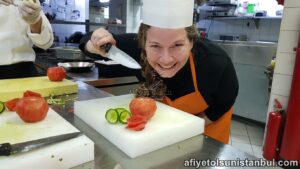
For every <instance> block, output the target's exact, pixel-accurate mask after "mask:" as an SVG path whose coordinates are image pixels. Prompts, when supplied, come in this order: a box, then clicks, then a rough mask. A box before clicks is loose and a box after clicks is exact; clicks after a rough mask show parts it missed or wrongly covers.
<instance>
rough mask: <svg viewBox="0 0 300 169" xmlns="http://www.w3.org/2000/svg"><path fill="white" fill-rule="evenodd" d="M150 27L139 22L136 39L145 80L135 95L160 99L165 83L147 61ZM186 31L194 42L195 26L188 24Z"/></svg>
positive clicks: (163, 92)
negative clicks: (146, 47) (147, 42)
mask: <svg viewBox="0 0 300 169" xmlns="http://www.w3.org/2000/svg"><path fill="white" fill-rule="evenodd" d="M150 28H151V27H150V26H149V25H146V24H143V23H141V25H140V28H139V32H138V41H139V45H140V47H141V49H142V51H141V56H140V57H141V66H142V73H143V76H144V77H145V82H144V83H142V84H140V86H139V87H138V89H137V90H136V93H135V94H136V97H151V98H153V99H156V100H159V101H161V100H162V99H163V97H164V96H165V92H166V85H165V84H164V82H163V79H162V78H161V77H160V75H159V74H158V73H157V72H156V71H155V70H154V69H153V68H152V67H151V65H150V64H149V63H148V60H147V55H146V50H145V44H146V40H147V31H148V30H149V29H150ZM185 29H186V32H187V37H188V39H189V41H190V42H194V41H195V40H196V38H197V35H198V33H197V30H196V28H195V26H190V27H187V28H185Z"/></svg>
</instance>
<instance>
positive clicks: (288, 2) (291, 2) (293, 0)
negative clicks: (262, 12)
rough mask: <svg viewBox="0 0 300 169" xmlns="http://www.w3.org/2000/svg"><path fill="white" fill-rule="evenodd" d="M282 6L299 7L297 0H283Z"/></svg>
mask: <svg viewBox="0 0 300 169" xmlns="http://www.w3.org/2000/svg"><path fill="white" fill-rule="evenodd" d="M284 7H300V3H299V0H285V1H284Z"/></svg>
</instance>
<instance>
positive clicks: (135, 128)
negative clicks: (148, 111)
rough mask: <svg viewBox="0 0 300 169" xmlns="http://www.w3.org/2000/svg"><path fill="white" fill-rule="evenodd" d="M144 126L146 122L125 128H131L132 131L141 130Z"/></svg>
mask: <svg viewBox="0 0 300 169" xmlns="http://www.w3.org/2000/svg"><path fill="white" fill-rule="evenodd" d="M145 126H146V122H145V123H140V124H138V125H137V126H135V127H127V129H129V130H133V131H141V130H143V129H144V128H145Z"/></svg>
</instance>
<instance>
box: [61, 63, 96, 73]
mask: <svg viewBox="0 0 300 169" xmlns="http://www.w3.org/2000/svg"><path fill="white" fill-rule="evenodd" d="M57 65H58V66H61V67H63V68H65V69H66V70H68V71H71V72H86V71H90V70H91V69H92V68H93V67H94V65H95V64H94V63H92V62H64V63H58V64H57Z"/></svg>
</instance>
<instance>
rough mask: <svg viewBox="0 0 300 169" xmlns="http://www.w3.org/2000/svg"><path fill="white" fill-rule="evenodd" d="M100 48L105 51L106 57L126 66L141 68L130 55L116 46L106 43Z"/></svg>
mask: <svg viewBox="0 0 300 169" xmlns="http://www.w3.org/2000/svg"><path fill="white" fill-rule="evenodd" d="M101 48H103V49H104V50H105V52H106V53H107V58H109V59H111V60H114V61H116V62H118V63H119V64H121V65H123V66H126V67H128V68H132V69H141V66H140V65H139V64H138V62H136V61H135V60H134V59H133V58H132V57H130V56H129V55H127V54H126V53H125V52H123V51H122V50H120V49H118V48H117V47H116V46H112V45H111V44H109V43H107V44H105V45H103V46H102V47H101Z"/></svg>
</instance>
